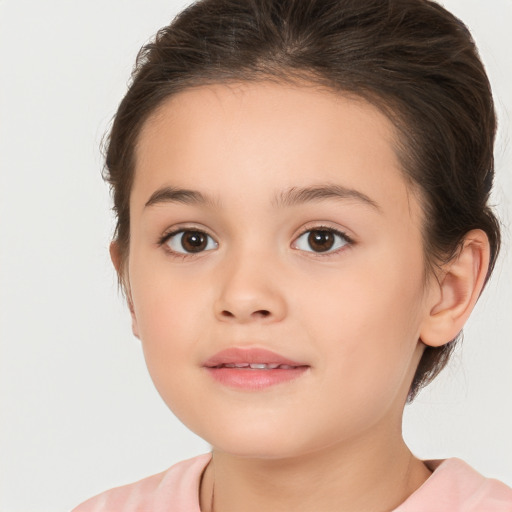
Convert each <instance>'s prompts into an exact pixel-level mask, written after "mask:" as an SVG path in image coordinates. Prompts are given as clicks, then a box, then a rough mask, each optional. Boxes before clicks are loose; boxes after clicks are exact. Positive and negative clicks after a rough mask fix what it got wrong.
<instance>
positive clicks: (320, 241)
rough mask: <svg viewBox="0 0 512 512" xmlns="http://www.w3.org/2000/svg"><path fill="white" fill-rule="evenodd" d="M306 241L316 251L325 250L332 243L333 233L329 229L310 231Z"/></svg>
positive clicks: (329, 247)
mask: <svg viewBox="0 0 512 512" xmlns="http://www.w3.org/2000/svg"><path fill="white" fill-rule="evenodd" d="M308 242H309V245H310V247H311V249H313V250H314V251H316V252H325V251H328V250H329V249H331V247H332V246H333V245H334V235H333V234H332V233H331V232H330V231H311V233H310V234H309V236H308Z"/></svg>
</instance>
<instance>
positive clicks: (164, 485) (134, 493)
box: [72, 454, 512, 512]
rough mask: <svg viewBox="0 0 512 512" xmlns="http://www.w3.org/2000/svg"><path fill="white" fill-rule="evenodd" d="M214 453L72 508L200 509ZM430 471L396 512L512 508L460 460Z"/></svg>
mask: <svg viewBox="0 0 512 512" xmlns="http://www.w3.org/2000/svg"><path fill="white" fill-rule="evenodd" d="M210 458H211V455H210V454H206V455H200V456H198V457H194V458H193V459H188V460H184V461H182V462H179V463H178V464H175V465H174V466H172V467H171V468H170V469H168V470H167V471H164V472H163V473H159V474H157V475H153V476H150V477H149V478H145V479H143V480H140V481H139V482H135V483H133V484H129V485H125V486H123V487H118V488H116V489H112V490H110V491H107V492H104V493H102V494H100V495H98V496H96V497H94V498H91V499H90V500H88V501H86V502H85V503H82V505H79V506H78V507H77V508H75V509H74V510H73V511H72V512H201V511H200V508H199V483H200V480H201V475H202V472H203V470H204V468H205V467H206V465H207V464H208V462H209V461H210ZM426 464H427V466H428V467H429V468H430V469H431V470H433V473H432V476H431V477H430V478H429V479H428V480H427V481H426V482H425V483H424V484H423V485H422V486H421V487H420V488H419V489H418V490H417V491H416V492H414V493H413V494H412V495H411V496H409V498H408V499H407V500H406V501H405V502H404V503H402V504H401V505H400V506H399V507H398V508H396V509H395V510H394V512H512V489H511V488H509V487H507V486H506V485H505V484H503V483H501V482H499V481H498V480H493V479H490V478H485V477H483V476H482V475H480V474H479V473H477V472H476V471H475V470H474V469H472V468H471V467H470V466H468V465H467V464H466V463H465V462H463V461H462V460H460V459H446V460H444V461H430V462H426Z"/></svg>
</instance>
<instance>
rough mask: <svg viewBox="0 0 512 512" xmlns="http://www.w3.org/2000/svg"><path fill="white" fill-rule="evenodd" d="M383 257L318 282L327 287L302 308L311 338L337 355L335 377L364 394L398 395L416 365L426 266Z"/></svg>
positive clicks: (332, 364)
mask: <svg viewBox="0 0 512 512" xmlns="http://www.w3.org/2000/svg"><path fill="white" fill-rule="evenodd" d="M380 256H381V257H380V258H376V259H375V260H374V262H373V263H372V264H367V265H364V267H361V268H360V269H358V268H355V267H351V268H347V269H345V270H343V272H339V275H338V276H337V277H334V276H333V277H332V278H331V279H326V280H325V282H322V283H317V289H318V290H321V291H320V292H317V293H315V294H312V297H311V298H312V300H309V301H308V305H307V307H304V306H305V305H303V306H302V307H301V308H300V310H299V313H298V318H301V319H303V328H304V330H305V331H307V332H308V337H309V338H310V339H312V340H316V342H317V343H319V344H323V345H324V346H323V347H322V346H321V347H320V348H322V349H323V351H324V352H326V353H329V354H331V355H332V357H331V358H330V360H329V367H328V368H331V369H332V371H333V373H332V378H333V379H339V380H340V382H341V381H344V382H345V383H346V382H350V383H351V387H352V386H353V387H354V388H356V389H358V390H359V392H358V393H355V394H354V396H355V395H357V396H358V398H359V399H361V396H362V395H367V396H368V395H370V394H371V395H373V396H374V397H375V398H377V397H380V399H383V400H385V399H386V397H387V398H390V397H393V396H395V394H396V392H397V391H398V390H399V389H401V386H402V385H403V383H404V382H405V380H407V379H408V375H410V373H411V368H413V367H414V365H415V361H414V357H415V353H416V349H417V345H418V339H419V330H420V329H419V328H420V324H421V318H422V311H423V281H422V271H421V268H422V266H421V264H416V263H414V264H412V263H413V261H411V260H408V259H407V258H404V259H403V260H401V261H400V264H396V265H392V264H391V262H392V261H395V262H396V255H395V258H394V259H393V258H385V257H384V256H385V255H384V254H381V255H380ZM414 261H417V260H414ZM420 261H421V259H420ZM386 262H387V263H388V264H386ZM328 368H326V370H328ZM406 384H407V383H405V384H404V385H406Z"/></svg>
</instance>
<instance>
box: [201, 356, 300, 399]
mask: <svg viewBox="0 0 512 512" xmlns="http://www.w3.org/2000/svg"><path fill="white" fill-rule="evenodd" d="M203 367H204V368H205V369H206V370H207V371H208V373H209V374H210V375H211V376H212V377H213V379H214V380H216V381H217V382H219V383H220V384H222V385H224V386H228V387H230V388H236V389H241V390H247V391H255V390H261V389H264V388H269V387H271V386H275V385H278V384H284V383H287V382H290V381H292V380H295V379H296V378H298V377H300V376H301V375H303V374H304V373H305V372H306V370H308V368H309V367H310V366H309V365H308V364H305V363H301V362H298V361H293V360H291V359H288V358H286V357H283V356H281V355H280V354H276V353H275V352H271V351H269V350H265V349H257V348H252V349H242V348H230V349H227V350H223V351H221V352H219V353H218V354H215V355H214V356H213V357H211V358H210V359H208V360H207V361H206V362H205V363H204V365H203Z"/></svg>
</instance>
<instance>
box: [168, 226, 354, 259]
mask: <svg viewBox="0 0 512 512" xmlns="http://www.w3.org/2000/svg"><path fill="white" fill-rule="evenodd" d="M313 231H321V232H329V233H331V234H333V235H335V236H338V237H339V238H342V239H343V240H344V241H345V243H344V244H343V245H342V246H341V247H339V248H337V249H335V250H334V251H331V250H327V251H325V252H322V251H313V250H311V251H306V250H302V252H309V253H312V254H314V255H315V257H322V258H326V257H329V256H333V255H335V254H338V253H340V252H342V251H344V250H346V249H347V247H350V246H351V245H353V244H354V240H353V239H352V238H351V237H349V236H348V235H347V234H346V233H344V232H343V231H340V230H338V229H335V228H333V227H330V226H323V225H319V226H312V227H309V228H308V229H305V230H303V231H302V232H301V233H300V234H299V235H298V236H297V237H296V238H295V239H294V241H293V244H296V243H297V241H298V240H299V239H300V238H301V237H302V236H304V235H305V234H306V233H310V232H313ZM187 232H197V233H201V234H204V235H206V236H207V237H208V238H210V239H212V240H214V239H213V237H212V236H211V235H209V234H208V233H207V232H206V231H204V229H199V228H195V227H185V228H179V229H174V230H172V231H170V232H167V233H164V234H163V235H162V236H161V237H160V238H159V240H158V245H159V246H161V247H164V248H165V250H166V251H167V253H168V254H169V255H171V256H172V257H173V258H179V259H182V260H184V259H186V258H190V257H193V256H198V255H200V254H203V253H205V252H209V251H210V250H212V249H208V250H202V251H198V252H196V253H194V252H188V253H187V252H179V251H175V250H173V249H171V248H170V247H169V245H168V242H169V240H170V239H171V238H172V237H173V236H176V235H178V234H179V233H182V234H184V233H187ZM215 243H216V244H217V246H218V242H215ZM296 250H301V249H296Z"/></svg>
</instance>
